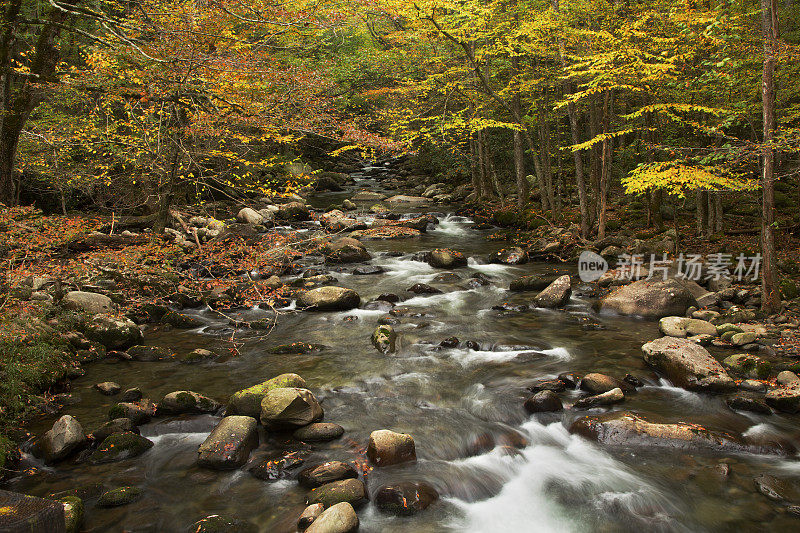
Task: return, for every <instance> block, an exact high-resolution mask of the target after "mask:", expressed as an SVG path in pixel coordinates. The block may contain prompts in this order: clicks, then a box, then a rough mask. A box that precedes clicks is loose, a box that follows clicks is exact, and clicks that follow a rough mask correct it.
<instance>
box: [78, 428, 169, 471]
mask: <svg viewBox="0 0 800 533" xmlns="http://www.w3.org/2000/svg"><path fill="white" fill-rule="evenodd" d="M152 447H153V442H152V441H151V440H149V439H146V438H145V437H142V436H141V435H137V434H136V433H133V432H131V431H121V432H119V433H112V434H111V435H109V436H108V437H106V439H105V440H104V441H103V442H101V443H100V446H99V447H98V448H97V450H96V451H95V452H94V453H93V454H92V455H91V456H90V457H89V461H90V462H92V463H95V464H100V463H111V462H114V461H122V460H124V459H129V458H131V457H136V456H138V455H141V454H143V453H144V452H146V451H147V450H149V449H150V448H152Z"/></svg>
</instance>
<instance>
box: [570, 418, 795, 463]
mask: <svg viewBox="0 0 800 533" xmlns="http://www.w3.org/2000/svg"><path fill="white" fill-rule="evenodd" d="M569 430H570V432H571V433H574V434H577V435H581V436H582V437H584V438H587V439H589V440H594V441H597V442H600V443H602V444H605V445H608V446H614V447H623V448H628V447H631V446H643V447H647V448H653V447H664V448H670V449H676V450H711V451H717V452H724V453H759V454H771V455H785V454H786V453H788V452H789V450H786V449H783V448H782V447H781V446H780V445H777V444H774V443H765V444H756V443H750V442H747V441H746V440H744V439H742V438H737V437H734V436H732V435H729V434H727V433H717V432H714V431H710V430H707V429H704V428H702V427H700V426H697V425H693V424H685V423H683V422H679V423H674V424H660V423H652V422H648V421H647V420H645V419H644V418H641V417H640V416H637V415H635V414H633V413H630V412H625V411H622V412H610V413H604V414H602V415H595V416H586V417H583V418H579V419H578V420H576V421H575V422H573V423H572V425H571V426H570V429H569Z"/></svg>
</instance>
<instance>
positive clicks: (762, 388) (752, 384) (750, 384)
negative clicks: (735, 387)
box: [739, 379, 767, 392]
mask: <svg viewBox="0 0 800 533" xmlns="http://www.w3.org/2000/svg"><path fill="white" fill-rule="evenodd" d="M739 388H740V389H741V390H743V391H750V392H767V385H766V384H765V383H764V382H763V381H757V380H754V379H746V380H744V381H742V382H741V383H740V384H739Z"/></svg>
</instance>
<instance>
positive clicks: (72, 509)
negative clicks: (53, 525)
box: [59, 496, 84, 533]
mask: <svg viewBox="0 0 800 533" xmlns="http://www.w3.org/2000/svg"><path fill="white" fill-rule="evenodd" d="M59 501H60V502H61V503H62V504H63V505H64V526H65V530H66V533H79V532H80V531H81V526H82V525H83V515H84V506H83V500H81V499H80V498H78V497H77V496H65V497H64V498H61V499H60V500H59Z"/></svg>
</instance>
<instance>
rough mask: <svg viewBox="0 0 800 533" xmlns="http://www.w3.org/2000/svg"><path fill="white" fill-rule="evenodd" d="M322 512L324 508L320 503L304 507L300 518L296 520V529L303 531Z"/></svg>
mask: <svg viewBox="0 0 800 533" xmlns="http://www.w3.org/2000/svg"><path fill="white" fill-rule="evenodd" d="M324 510H325V506H324V505H322V504H321V503H315V504H314V505H309V506H308V507H306V508H305V509H304V510H303V513H302V514H301V515H300V518H298V519H297V529H299V530H300V531H305V530H306V529H307V528H308V526H310V525H311V524H312V523H313V522H314V520H316V519H317V518H319V515H321V514H322V512H323V511H324Z"/></svg>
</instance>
